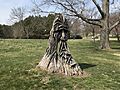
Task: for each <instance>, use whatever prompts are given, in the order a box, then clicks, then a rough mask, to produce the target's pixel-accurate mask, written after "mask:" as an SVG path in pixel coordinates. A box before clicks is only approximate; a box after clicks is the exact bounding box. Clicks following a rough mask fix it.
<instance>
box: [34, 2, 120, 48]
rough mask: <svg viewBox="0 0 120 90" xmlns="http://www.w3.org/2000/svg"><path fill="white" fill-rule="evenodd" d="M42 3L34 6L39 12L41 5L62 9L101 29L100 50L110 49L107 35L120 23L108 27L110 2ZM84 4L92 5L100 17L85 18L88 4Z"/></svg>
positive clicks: (119, 21)
mask: <svg viewBox="0 0 120 90" xmlns="http://www.w3.org/2000/svg"><path fill="white" fill-rule="evenodd" d="M35 2H36V0H35ZM42 2H43V3H41V4H39V5H38V4H35V5H37V6H36V7H37V10H40V11H41V12H44V10H42V9H41V8H40V6H41V5H42V6H43V5H49V6H50V5H51V6H55V7H57V8H62V9H64V12H65V13H66V15H69V16H75V17H78V18H81V19H82V20H83V21H85V22H86V23H89V24H92V25H96V26H99V27H100V28H101V34H100V48H101V49H110V43H109V33H110V31H111V30H112V29H113V28H114V27H115V26H117V25H118V24H119V23H120V20H118V21H116V22H115V23H114V24H113V25H111V26H110V25H109V11H110V10H109V7H110V4H111V3H110V0H101V3H100V1H97V0H42ZM86 2H92V3H94V5H95V7H96V9H97V10H98V12H99V13H100V16H99V17H98V18H87V16H86V15H85V13H86V10H85V9H86V7H87V6H88V3H87V4H86ZM113 2H114V1H113ZM113 2H112V3H113ZM114 3H115V2H114ZM100 4H101V5H100ZM86 5H87V6H86Z"/></svg>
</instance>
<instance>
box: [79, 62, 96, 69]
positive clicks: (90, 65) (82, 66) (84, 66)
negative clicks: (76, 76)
mask: <svg viewBox="0 0 120 90" xmlns="http://www.w3.org/2000/svg"><path fill="white" fill-rule="evenodd" d="M79 65H80V67H81V69H82V70H83V69H87V68H91V67H95V66H97V65H94V64H87V63H79Z"/></svg>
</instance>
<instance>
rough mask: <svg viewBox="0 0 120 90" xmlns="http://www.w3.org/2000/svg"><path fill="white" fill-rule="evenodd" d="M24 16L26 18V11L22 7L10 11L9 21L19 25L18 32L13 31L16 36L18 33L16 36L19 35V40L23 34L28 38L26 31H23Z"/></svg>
mask: <svg viewBox="0 0 120 90" xmlns="http://www.w3.org/2000/svg"><path fill="white" fill-rule="evenodd" d="M25 16H26V9H25V8H24V7H17V8H13V9H11V13H10V20H11V21H12V22H13V23H16V22H19V23H20V25H19V28H18V30H19V31H15V30H14V34H17V33H18V32H19V33H18V34H20V38H21V37H22V35H23V34H25V35H26V37H27V38H29V35H28V31H27V30H25V26H24V22H23V20H24V18H25ZM15 36H16V35H15Z"/></svg>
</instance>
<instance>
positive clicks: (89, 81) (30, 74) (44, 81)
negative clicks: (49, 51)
mask: <svg viewBox="0 0 120 90" xmlns="http://www.w3.org/2000/svg"><path fill="white" fill-rule="evenodd" d="M47 43H48V42H47V40H9V39H8V40H3V39H1V40H0V90H43V89H45V90H120V43H118V42H115V41H111V47H112V48H113V49H112V50H110V51H102V50H99V49H97V48H96V47H94V46H95V45H94V44H93V42H92V41H90V40H70V41H69V47H70V51H71V53H72V55H73V57H74V59H75V60H76V61H77V62H78V63H80V65H81V68H82V69H83V70H85V71H86V72H88V73H90V74H91V76H89V77H86V78H79V77H66V76H61V75H57V74H51V73H47V72H45V71H39V72H37V71H35V70H34V68H35V66H36V64H37V63H38V62H39V60H40V59H41V58H42V56H43V55H44V53H45V49H46V47H47Z"/></svg>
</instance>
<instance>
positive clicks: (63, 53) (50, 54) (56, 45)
mask: <svg viewBox="0 0 120 90" xmlns="http://www.w3.org/2000/svg"><path fill="white" fill-rule="evenodd" d="M68 34H69V32H68V24H67V21H66V19H65V18H64V17H63V16H62V15H61V14H59V15H58V16H57V17H56V18H55V20H54V22H53V26H52V29H51V31H50V37H49V47H48V48H47V49H46V53H45V55H44V56H43V58H42V60H41V61H40V62H39V64H38V65H37V66H36V68H40V69H43V70H47V71H49V72H56V73H61V74H64V75H69V76H73V75H82V73H83V72H82V70H81V68H80V66H79V64H77V63H76V62H75V60H74V59H73V57H72V55H71V54H70V51H69V48H68V46H67V39H68Z"/></svg>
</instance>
